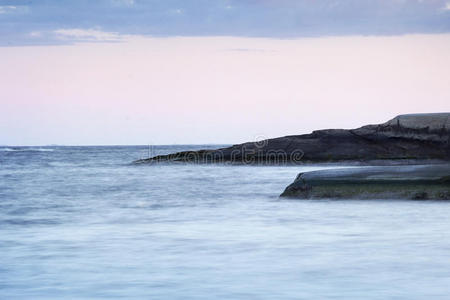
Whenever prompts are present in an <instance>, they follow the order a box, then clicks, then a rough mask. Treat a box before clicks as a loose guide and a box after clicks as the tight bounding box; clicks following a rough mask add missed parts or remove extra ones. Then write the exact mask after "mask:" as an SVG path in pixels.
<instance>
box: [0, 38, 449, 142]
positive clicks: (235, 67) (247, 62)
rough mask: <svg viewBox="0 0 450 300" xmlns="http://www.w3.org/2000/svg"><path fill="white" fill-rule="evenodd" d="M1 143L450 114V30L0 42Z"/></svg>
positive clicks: (135, 138)
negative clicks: (283, 37) (363, 34)
mask: <svg viewBox="0 0 450 300" xmlns="http://www.w3.org/2000/svg"><path fill="white" fill-rule="evenodd" d="M0 101H1V107H2V108H1V110H0V132H1V135H0V144H5V145H45V144H68V145H87V144H90V145H99V144H148V143H152V144H172V143H177V144H184V143H189V144H192V143H194V144H201V143H239V142H244V141H249V140H254V139H255V138H260V137H267V138H269V137H277V136H283V135H292V134H301V133H308V132H310V131H312V130H315V129H322V128H353V127H358V126H361V125H364V124H368V123H379V122H383V121H385V120H388V119H389V118H391V117H393V116H395V115H397V114H401V113H415V112H441V111H450V34H441V35H409V36H395V37H333V38H304V39H292V40H288V39H286V40H280V39H262V38H261V39H260V38H235V37H195V38H187V37H186V38H140V37H126V39H125V40H124V41H122V42H116V43H85V44H76V45H70V46H30V47H0Z"/></svg>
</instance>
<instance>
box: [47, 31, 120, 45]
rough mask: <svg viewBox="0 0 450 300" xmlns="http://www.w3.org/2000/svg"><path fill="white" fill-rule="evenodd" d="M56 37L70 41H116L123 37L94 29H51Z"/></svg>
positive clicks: (115, 33)
mask: <svg viewBox="0 0 450 300" xmlns="http://www.w3.org/2000/svg"><path fill="white" fill-rule="evenodd" d="M53 33H54V34H55V35H56V38H57V39H61V40H66V41H67V40H70V41H93V42H117V41H122V40H123V37H122V36H121V35H120V34H118V33H117V32H106V31H101V30H96V29H80V28H71V29H58V30H55V31H53Z"/></svg>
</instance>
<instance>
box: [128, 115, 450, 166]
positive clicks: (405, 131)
mask: <svg viewBox="0 0 450 300" xmlns="http://www.w3.org/2000/svg"><path fill="white" fill-rule="evenodd" d="M446 161H450V113H430V114H409V115H400V116H397V117H395V118H393V119H392V120H389V121H387V122H386V123H383V124H378V125H366V126H363V127H360V128H356V129H350V130H347V129H326V130H317V131H313V132H312V133H310V134H303V135H293V136H285V137H279V138H274V139H267V140H263V141H258V142H248V143H243V144H238V145H234V146H231V147H227V148H220V149H215V150H199V151H185V152H178V153H173V154H168V155H159V156H155V157H151V158H146V159H140V160H138V161H135V163H136V164H147V163H155V162H193V163H224V162H227V163H239V164H258V163H271V164H283V163H289V164H302V163H336V162H346V163H348V162H350V163H361V164H377V165H378V164H414V163H439V162H446Z"/></svg>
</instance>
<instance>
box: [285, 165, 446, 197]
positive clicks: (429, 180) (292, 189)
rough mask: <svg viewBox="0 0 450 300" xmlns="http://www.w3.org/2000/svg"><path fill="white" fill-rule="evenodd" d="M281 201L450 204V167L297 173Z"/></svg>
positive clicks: (380, 168)
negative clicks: (420, 201)
mask: <svg viewBox="0 0 450 300" xmlns="http://www.w3.org/2000/svg"><path fill="white" fill-rule="evenodd" d="M280 196H281V197H290V198H298V199H323V198H331V199H336V198H338V199H341V198H342V199H416V200H426V199H440V200H450V164H444V165H421V166H420V165H419V166H384V167H380V166H378V167H357V168H342V169H330V170H321V171H313V172H306V173H300V174H299V175H298V176H297V178H296V179H295V181H294V182H293V183H292V184H290V185H289V186H288V187H287V188H286V189H285V191H284V192H283V193H282V194H281V195H280Z"/></svg>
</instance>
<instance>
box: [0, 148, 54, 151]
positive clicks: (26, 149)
mask: <svg viewBox="0 0 450 300" xmlns="http://www.w3.org/2000/svg"><path fill="white" fill-rule="evenodd" d="M0 151H3V152H53V151H55V149H51V148H0Z"/></svg>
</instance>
